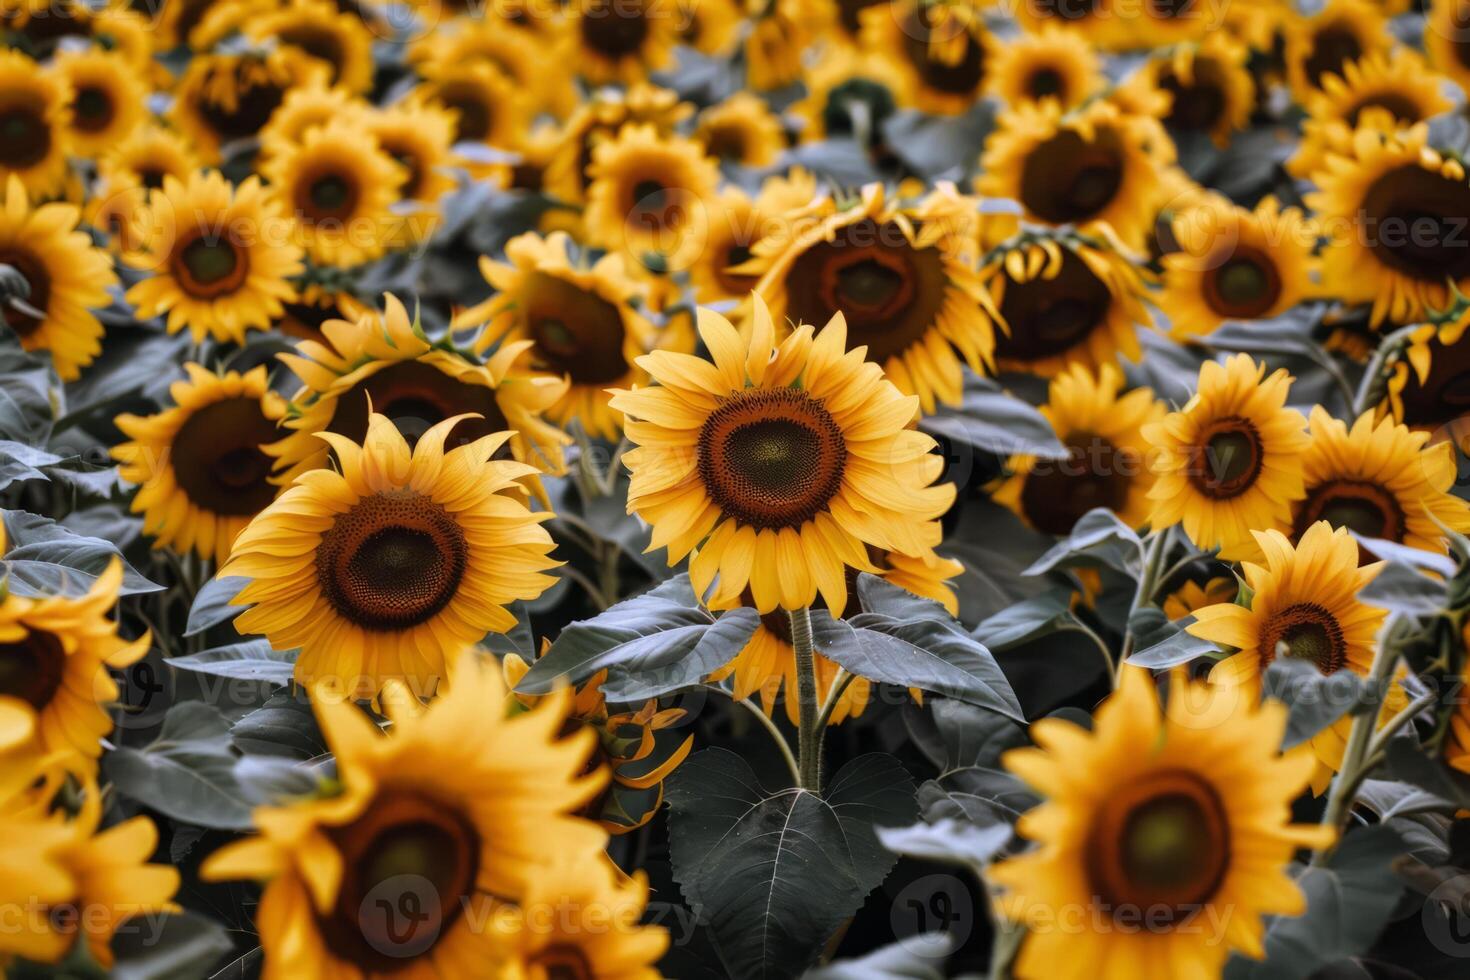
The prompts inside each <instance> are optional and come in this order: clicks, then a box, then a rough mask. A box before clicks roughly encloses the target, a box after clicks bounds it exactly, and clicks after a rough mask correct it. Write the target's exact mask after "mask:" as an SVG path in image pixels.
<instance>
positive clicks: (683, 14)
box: [678, 0, 744, 58]
mask: <svg viewBox="0 0 1470 980" xmlns="http://www.w3.org/2000/svg"><path fill="white" fill-rule="evenodd" d="M678 7H679V17H678V24H679V43H680V44H687V45H688V46H689V47H691V48H693V49H694V50H696V51H699V52H701V53H703V54H707V55H710V56H711V57H716V58H724V57H729V55H730V54H731V52H733V51H734V49H735V43H736V41H737V39H738V37H739V34H740V25H741V24H743V23H744V11H743V10H742V5H741V4H740V3H739V2H738V0H679V4H678Z"/></svg>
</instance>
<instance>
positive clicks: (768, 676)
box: [709, 548, 965, 725]
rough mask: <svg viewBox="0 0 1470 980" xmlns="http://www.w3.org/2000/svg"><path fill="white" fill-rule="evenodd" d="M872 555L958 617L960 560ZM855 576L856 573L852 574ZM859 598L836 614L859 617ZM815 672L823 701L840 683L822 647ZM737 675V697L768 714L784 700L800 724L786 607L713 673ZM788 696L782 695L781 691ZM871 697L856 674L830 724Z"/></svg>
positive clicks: (884, 569)
mask: <svg viewBox="0 0 1470 980" xmlns="http://www.w3.org/2000/svg"><path fill="white" fill-rule="evenodd" d="M868 559H869V560H870V561H872V562H873V565H874V567H875V568H877V569H878V570H879V574H880V575H882V576H883V578H884V579H886V580H887V581H889V582H892V583H893V584H894V585H897V586H900V587H901V588H903V589H906V590H907V591H909V592H912V593H913V594H914V595H919V596H923V597H924V598H926V599H933V600H934V601H935V602H939V603H942V604H943V605H944V608H945V609H947V610H949V613H950V615H952V616H957V615H959V600H958V599H957V598H956V596H955V593H954V589H953V586H952V585H950V582H949V580H950V579H952V578H954V577H955V576H956V575H959V574H960V573H961V572H963V571H964V570H965V568H964V566H963V565H961V564H960V563H959V562H957V561H955V560H953V559H950V558H941V557H939V556H938V555H937V554H935V553H934V552H933V551H928V552H926V553H925V554H923V555H920V556H917V557H910V556H908V555H902V554H898V553H886V552H883V551H880V550H878V549H876V548H869V549H868ZM849 576H850V578H856V574H855V573H849ZM854 599H855V596H854V595H853V594H852V593H851V592H849V594H848V608H847V609H844V610H838V612H837V613H836V615H838V616H843V615H855V614H856V613H858V612H860V611H861V610H859V609H857V608H855V606H856V604H855V602H854ZM740 604H741V605H745V606H750V607H753V606H754V605H755V601H754V599H753V598H752V596H751V595H750V594H749V593H748V592H747V593H745V594H742V595H741V597H740ZM812 663H813V666H814V667H815V670H816V682H817V703H818V704H825V703H826V701H827V698H828V696H829V695H830V694H831V692H832V685H833V684H834V683H836V681H837V671H838V667H837V664H836V663H834V662H833V661H831V660H829V659H827V658H826V657H824V656H823V655H822V651H821V649H820V648H818V649H817V650H816V651H815V652H814V654H813V659H812ZM727 677H733V678H734V681H733V682H732V693H733V694H734V696H735V697H736V698H741V699H744V698H749V697H751V696H753V695H759V696H760V703H761V708H762V709H763V710H764V711H765V713H766V714H767V715H768V716H769V715H770V714H771V712H772V711H773V710H774V708H775V706H776V703H777V702H778V701H779V702H781V703H782V704H784V706H785V709H786V718H787V720H788V721H790V722H791V724H793V725H796V724H798V723H799V720H800V714H801V703H800V701H799V699H798V698H797V696H796V690H797V677H796V648H795V647H794V646H793V645H792V642H791V619H790V617H789V616H787V615H786V612H785V610H782V609H776V610H773V611H771V612H768V613H766V614H765V615H763V616H761V618H760V624H759V625H758V626H756V628H755V632H754V633H752V634H751V637H750V639H749V640H748V641H747V642H746V644H745V646H744V647H743V648H741V650H740V652H739V653H737V654H736V655H735V656H734V658H733V659H732V660H731V661H730V662H729V663H727V664H725V666H723V667H721V668H720V669H718V670H716V671H715V672H714V673H712V674H710V676H709V680H710V681H712V682H717V681H722V680H724V679H725V678H727ZM783 689H784V690H785V692H786V696H785V697H784V698H783V697H782V696H781V694H782V690H783ZM871 696H872V684H871V682H870V681H869V680H868V679H867V678H866V677H854V678H853V679H852V680H851V681H849V682H848V685H847V689H846V690H845V691H843V692H842V695H841V696H840V697H839V698H838V699H837V701H836V703H835V704H834V706H833V708H832V714H831V716H830V717H829V720H828V723H829V724H832V725H837V724H841V723H842V722H843V721H846V720H847V719H848V718H856V717H858V716H860V715H861V714H862V713H863V712H864V711H866V710H867V707H868V702H869V700H870V698H871Z"/></svg>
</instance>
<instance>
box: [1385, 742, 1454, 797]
mask: <svg viewBox="0 0 1470 980" xmlns="http://www.w3.org/2000/svg"><path fill="white" fill-rule="evenodd" d="M1385 760H1386V762H1387V763H1388V769H1389V771H1390V772H1392V773H1393V774H1394V776H1395V777H1396V778H1398V779H1401V780H1403V781H1404V782H1406V783H1408V784H1410V785H1412V786H1417V787H1419V788H1420V789H1422V790H1426V791H1428V792H1430V793H1433V794H1434V795H1435V796H1437V797H1439V798H1440V799H1442V800H1447V801H1449V802H1450V803H1453V804H1455V805H1456V806H1458V807H1462V808H1464V809H1470V775H1466V774H1465V773H1463V772H1460V771H1459V770H1458V769H1451V768H1450V767H1449V766H1447V765H1445V763H1444V761H1443V760H1441V759H1435V758H1431V757H1430V756H1429V754H1428V753H1427V752H1425V750H1424V749H1423V748H1421V747H1419V746H1417V745H1415V744H1414V740H1413V739H1411V738H1395V739H1391V740H1390V741H1389V743H1388V745H1387V746H1386V747H1385Z"/></svg>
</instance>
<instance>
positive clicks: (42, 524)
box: [0, 510, 163, 596]
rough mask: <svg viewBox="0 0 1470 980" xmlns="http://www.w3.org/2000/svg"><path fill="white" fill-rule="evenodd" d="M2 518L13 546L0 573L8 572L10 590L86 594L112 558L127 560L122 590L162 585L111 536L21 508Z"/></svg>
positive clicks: (124, 592)
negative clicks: (79, 530) (81, 531)
mask: <svg viewBox="0 0 1470 980" xmlns="http://www.w3.org/2000/svg"><path fill="white" fill-rule="evenodd" d="M4 520H5V532H6V541H7V543H8V544H9V546H10V550H8V551H7V552H5V557H4V560H3V561H0V574H8V575H9V576H10V590H11V591H12V592H14V593H16V594H17V595H23V596H47V595H56V594H57V593H64V594H67V595H84V594H85V593H86V592H87V590H88V589H90V588H91V587H92V585H93V583H95V582H96V581H97V576H99V575H101V574H102V573H103V572H104V571H105V570H106V569H107V566H108V565H110V564H111V563H112V561H113V560H114V559H116V560H118V561H120V562H122V566H123V580H122V588H121V590H120V592H121V594H122V595H136V594H138V593H143V592H158V591H160V590H162V589H163V586H161V585H158V584H156V583H154V582H150V581H149V580H148V579H146V578H144V577H143V576H142V575H141V574H139V572H138V570H137V569H135V568H133V566H132V565H129V564H128V563H127V561H126V560H125V559H123V556H122V552H120V551H118V549H117V545H115V544H113V543H112V542H111V541H103V540H102V539H101V538H89V537H84V536H82V535H80V534H77V533H75V532H73V531H71V530H69V529H67V528H65V527H63V526H62V525H60V524H57V523H56V522H55V521H53V520H51V519H50V518H47V517H41V516H40V515H38V514H30V513H27V512H25V511H20V510H8V511H5V512H4Z"/></svg>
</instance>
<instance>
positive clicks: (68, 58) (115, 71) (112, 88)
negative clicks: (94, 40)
mask: <svg viewBox="0 0 1470 980" xmlns="http://www.w3.org/2000/svg"><path fill="white" fill-rule="evenodd" d="M56 71H57V72H58V73H60V75H61V76H62V77H63V78H65V79H66V81H67V84H68V86H69V88H70V90H71V121H70V139H71V148H72V150H74V151H75V152H76V154H77V155H78V156H96V155H97V154H98V153H100V152H103V151H105V150H106V149H107V148H108V147H111V146H112V145H113V144H115V143H118V142H120V141H122V140H124V139H126V138H127V137H128V136H129V135H130V134H131V133H132V131H133V130H134V129H135V128H137V126H138V125H139V124H140V123H141V122H142V121H143V117H144V115H145V114H146V108H147V96H148V89H147V86H146V85H145V84H144V81H143V79H141V78H139V77H138V75H137V73H136V70H135V69H134V67H133V65H132V64H131V63H130V62H129V61H128V59H127V58H126V57H124V56H123V55H121V54H118V53H116V52H113V51H104V50H102V49H101V48H90V49H87V50H84V51H63V52H61V53H60V54H59V55H57V58H56Z"/></svg>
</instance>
